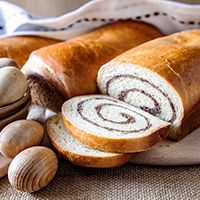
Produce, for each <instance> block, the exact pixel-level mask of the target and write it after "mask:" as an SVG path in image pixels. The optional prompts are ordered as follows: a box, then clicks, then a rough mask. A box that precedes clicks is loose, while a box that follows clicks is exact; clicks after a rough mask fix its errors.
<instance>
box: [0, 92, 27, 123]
mask: <svg viewBox="0 0 200 200" xmlns="http://www.w3.org/2000/svg"><path fill="white" fill-rule="evenodd" d="M29 99H30V90H28V91H27V92H26V93H25V94H24V96H23V97H22V98H21V99H19V100H18V101H15V102H13V103H11V104H9V105H6V106H3V107H0V120H1V119H3V118H5V117H7V116H10V115H12V114H14V113H16V112H17V111H19V110H20V109H21V106H22V105H23V104H25V102H27V101H28V100H29Z"/></svg>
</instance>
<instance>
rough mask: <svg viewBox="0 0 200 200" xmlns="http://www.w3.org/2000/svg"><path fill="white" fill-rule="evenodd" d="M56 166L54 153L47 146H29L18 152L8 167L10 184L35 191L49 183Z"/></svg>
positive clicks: (17, 187) (26, 190) (25, 190)
mask: <svg viewBox="0 0 200 200" xmlns="http://www.w3.org/2000/svg"><path fill="white" fill-rule="evenodd" d="M57 168H58V159H57V156H56V154H55V153H54V152H53V151H52V150H51V149H49V148H47V147H39V146H37V147H30V148H28V149H26V150H24V151H22V152H20V153H19V154H18V155H17V156H16V157H15V158H14V159H13V160H12V162H11V164H10V166H9V169H8V179H9V182H10V184H11V185H12V186H13V187H14V188H16V189H18V190H20V191H23V192H29V193H32V192H35V191H38V190H40V189H42V188H43V187H45V186H46V185H48V184H49V183H50V181H51V180H52V179H53V178H54V176H55V174H56V171H57Z"/></svg>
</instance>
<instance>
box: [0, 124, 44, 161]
mask: <svg viewBox="0 0 200 200" xmlns="http://www.w3.org/2000/svg"><path fill="white" fill-rule="evenodd" d="M43 137H44V128H43V126H42V125H41V124H40V123H38V122H36V121H33V120H18V121H15V122H12V123H11V124H9V125H7V126H6V127H4V129H3V130H2V131H1V133H0V152H1V154H2V155H3V156H6V157H9V158H14V157H15V156H16V155H17V154H18V153H19V152H21V151H23V150H24V149H27V148H29V147H32V146H37V145H40V144H41V142H42V139H43Z"/></svg>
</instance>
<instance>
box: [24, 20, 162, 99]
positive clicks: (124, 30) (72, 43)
mask: <svg viewBox="0 0 200 200" xmlns="http://www.w3.org/2000/svg"><path fill="white" fill-rule="evenodd" d="M159 36H161V33H160V32H159V31H158V30H157V29H156V28H155V27H153V26H151V25H148V24H145V23H142V22H133V21H120V22H117V23H114V24H111V25H107V26H105V27H102V28H99V29H97V30H95V31H93V32H91V33H88V34H85V35H83V36H80V37H77V38H74V39H71V40H69V41H66V42H62V43H59V44H55V45H52V46H48V47H44V48H41V49H39V50H36V51H35V52H33V53H32V54H31V56H30V59H29V60H28V62H27V63H26V64H25V67H24V68H23V70H24V73H25V74H26V75H27V76H30V75H34V74H37V75H40V76H42V77H43V78H44V79H45V80H47V81H48V82H51V83H52V84H53V85H54V86H55V87H56V89H57V90H58V91H59V92H60V93H61V94H62V96H63V97H64V98H65V99H68V98H71V97H74V96H77V95H82V94H92V93H96V91H97V85H96V77H97V72H98V70H99V68H100V66H101V65H102V64H104V63H106V62H107V61H109V60H111V59H112V58H114V57H115V56H117V55H119V54H120V53H122V52H124V51H126V50H128V49H130V48H132V47H135V46H137V45H139V44H141V43H143V42H146V41H149V40H151V39H154V38H157V37H159ZM35 58H37V59H40V60H42V62H43V64H41V66H38V68H39V69H37V72H34V70H32V69H33V68H34V67H35V66H34V62H35V61H34V59H35ZM30 65H32V66H30ZM31 68H32V69H31Z"/></svg>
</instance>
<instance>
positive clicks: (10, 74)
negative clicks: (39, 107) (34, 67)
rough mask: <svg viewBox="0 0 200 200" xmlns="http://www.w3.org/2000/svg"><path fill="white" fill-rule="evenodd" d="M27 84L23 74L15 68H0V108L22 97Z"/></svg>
mask: <svg viewBox="0 0 200 200" xmlns="http://www.w3.org/2000/svg"><path fill="white" fill-rule="evenodd" d="M27 89H28V84H27V81H26V78H25V76H24V74H23V73H22V72H21V71H20V70H19V69H17V68H15V67H4V68H0V107H2V106H5V105H7V104H10V103H12V102H15V101H17V100H18V99H20V98H21V97H23V96H24V94H25V92H26V91H27Z"/></svg>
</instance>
